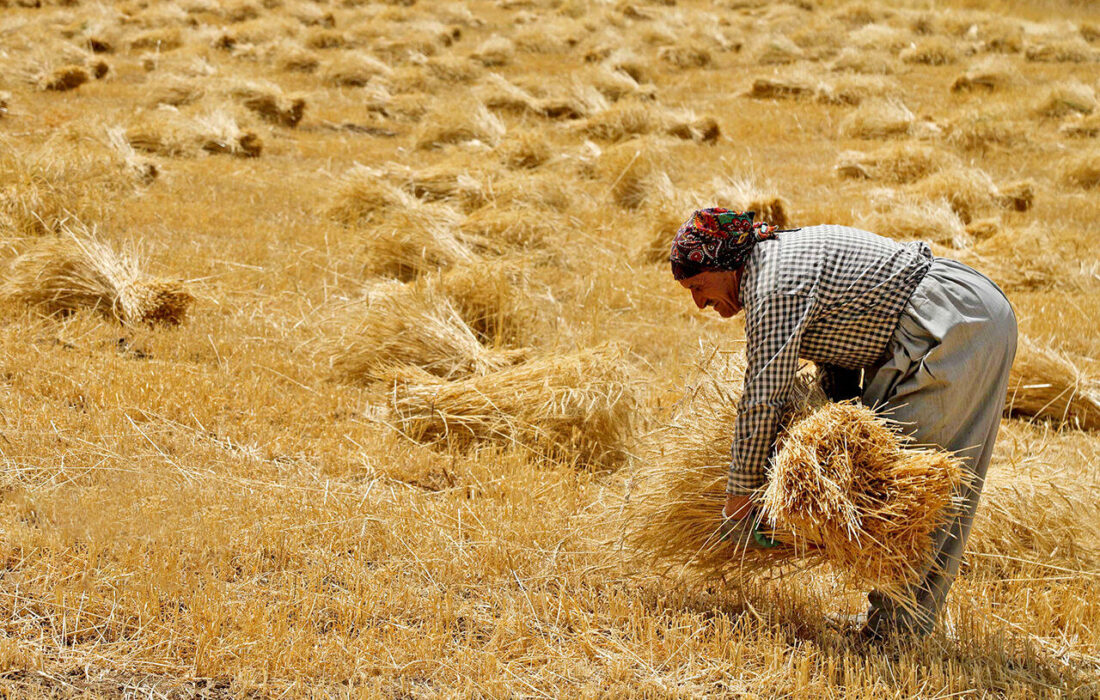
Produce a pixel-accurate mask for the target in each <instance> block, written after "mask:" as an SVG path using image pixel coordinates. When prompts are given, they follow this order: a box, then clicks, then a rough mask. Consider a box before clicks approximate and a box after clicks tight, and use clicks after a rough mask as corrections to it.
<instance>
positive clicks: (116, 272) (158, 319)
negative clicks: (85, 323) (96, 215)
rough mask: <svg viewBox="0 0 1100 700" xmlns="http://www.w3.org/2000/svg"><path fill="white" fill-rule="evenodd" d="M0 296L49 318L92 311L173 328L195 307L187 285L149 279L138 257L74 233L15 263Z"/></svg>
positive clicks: (39, 247) (40, 246) (44, 244)
mask: <svg viewBox="0 0 1100 700" xmlns="http://www.w3.org/2000/svg"><path fill="white" fill-rule="evenodd" d="M0 296H3V297H4V298H6V299H11V300H13V301H16V302H22V303H25V304H28V305H30V306H33V307H36V308H38V309H40V310H42V311H44V312H46V313H49V314H65V313H71V312H73V311H77V310H79V309H92V310H94V311H98V312H99V313H102V314H104V315H106V316H110V317H112V318H114V319H116V320H117V321H119V322H121V323H167V324H171V325H177V324H179V323H181V322H182V321H183V319H184V317H185V316H186V315H187V309H188V308H189V307H190V306H191V303H192V302H193V301H194V297H193V296H192V295H191V294H190V293H189V292H188V291H187V290H186V289H185V288H184V287H183V285H182V283H180V282H176V281H172V280H166V279H160V278H157V277H153V276H151V275H147V274H145V273H144V272H142V271H141V268H140V265H139V264H138V261H137V260H136V259H135V258H134V257H132V256H129V255H122V254H119V253H116V252H115V251H113V250H112V249H111V248H110V247H109V246H107V245H106V244H105V243H102V242H101V241H98V240H96V239H95V238H94V237H92V236H88V235H78V234H76V233H73V232H72V231H69V230H66V231H65V233H64V235H62V236H61V237H59V238H51V239H48V240H44V241H42V242H41V243H39V244H38V245H36V246H35V247H33V248H32V249H30V250H28V251H27V252H25V253H23V254H22V255H20V256H19V257H17V258H16V259H15V260H14V261H12V264H11V268H10V269H9V271H8V273H7V275H6V276H5V279H4V281H3V284H2V285H0Z"/></svg>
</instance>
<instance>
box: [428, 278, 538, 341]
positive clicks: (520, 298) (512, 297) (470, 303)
mask: <svg viewBox="0 0 1100 700" xmlns="http://www.w3.org/2000/svg"><path fill="white" fill-rule="evenodd" d="M527 269H528V267H527V265H525V261H523V260H522V259H516V258H512V259H507V260H494V261H491V262H478V263H476V264H465V265H458V266H455V267H453V268H451V269H449V270H446V271H443V272H441V273H439V274H436V275H427V276H425V277H422V278H420V279H418V280H417V281H416V283H415V287H416V288H417V289H421V290H423V291H424V293H425V294H428V295H429V296H432V297H433V298H434V297H439V296H443V297H446V298H447V300H449V301H450V303H451V304H452V305H453V306H454V308H455V310H456V311H457V312H458V315H459V316H460V317H461V318H462V320H463V321H464V322H465V323H466V325H468V326H469V327H470V329H471V330H472V331H474V333H475V334H476V335H477V337H478V339H479V340H480V341H482V342H484V343H485V344H487V345H489V346H491V347H500V346H502V345H509V346H515V345H519V344H521V343H523V342H524V341H525V340H528V337H527V336H528V335H529V332H530V331H531V329H532V327H533V326H534V324H535V322H536V317H537V313H538V306H536V304H535V301H534V299H533V298H532V295H531V291H530V289H531V281H530V280H529V279H528V277H527V275H526V270H527Z"/></svg>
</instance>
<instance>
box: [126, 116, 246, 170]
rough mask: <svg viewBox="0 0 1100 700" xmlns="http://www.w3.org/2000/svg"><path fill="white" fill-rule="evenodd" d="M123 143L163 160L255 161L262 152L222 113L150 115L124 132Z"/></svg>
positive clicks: (233, 119)
mask: <svg viewBox="0 0 1100 700" xmlns="http://www.w3.org/2000/svg"><path fill="white" fill-rule="evenodd" d="M126 140H127V141H128V142H129V143H130V145H131V146H133V147H134V148H135V149H137V150H139V151H145V152H147V153H155V154H157V155H162V156H185V157H194V156H197V155H201V154H202V153H224V154H226V155H231V156H237V157H240V158H256V157H258V156H259V155H260V153H261V152H262V151H263V141H262V140H261V139H260V137H259V136H258V135H257V134H256V133H255V132H254V131H249V130H247V129H242V128H241V126H240V125H239V124H238V123H237V120H236V119H235V118H234V117H233V116H232V115H231V114H229V113H228V112H225V111H221V110H218V111H214V112H210V113H208V114H203V115H200V116H197V117H187V116H184V115H182V114H180V113H179V112H177V111H175V110H171V109H157V110H153V111H149V112H146V113H145V114H144V115H142V116H141V117H139V119H138V121H137V123H136V124H134V125H132V126H130V127H129V128H128V129H127V130H126Z"/></svg>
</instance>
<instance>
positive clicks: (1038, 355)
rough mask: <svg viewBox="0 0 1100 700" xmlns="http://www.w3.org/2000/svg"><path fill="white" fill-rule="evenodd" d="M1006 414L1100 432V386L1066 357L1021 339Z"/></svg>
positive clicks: (1011, 377) (1011, 376)
mask: <svg viewBox="0 0 1100 700" xmlns="http://www.w3.org/2000/svg"><path fill="white" fill-rule="evenodd" d="M1005 413H1006V414H1008V415H1017V416H1034V417H1036V418H1046V419H1050V420H1054V421H1057V422H1059V423H1069V424H1071V425H1077V426H1078V427H1081V428H1084V429H1087V430H1100V382H1098V381H1097V380H1095V379H1092V378H1089V377H1086V376H1085V375H1084V374H1083V373H1082V372H1081V370H1080V369H1079V368H1078V367H1077V365H1076V364H1074V362H1073V360H1071V359H1070V358H1069V357H1068V356H1067V355H1066V354H1065V353H1061V352H1058V351H1057V350H1055V349H1054V348H1051V347H1044V346H1042V345H1040V344H1039V343H1037V342H1035V341H1034V340H1032V339H1030V338H1028V337H1027V336H1024V335H1021V336H1020V338H1019V343H1018V345H1017V347H1016V360H1015V361H1014V362H1013V363H1012V371H1011V373H1010V374H1009V380H1008V400H1007V402H1006V403H1005Z"/></svg>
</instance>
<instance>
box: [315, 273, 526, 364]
mask: <svg viewBox="0 0 1100 700" xmlns="http://www.w3.org/2000/svg"><path fill="white" fill-rule="evenodd" d="M315 353H316V357H317V358H319V359H320V360H321V361H322V362H325V363H327V364H328V367H329V368H330V370H331V371H332V373H333V374H334V375H335V376H336V377H337V378H339V379H341V380H343V381H346V382H350V383H353V384H363V385H366V384H371V383H373V382H377V381H382V380H384V379H386V377H387V376H388V373H389V372H391V371H393V370H394V369H395V368H398V367H404V366H412V367H415V368H418V370H419V371H421V372H424V373H426V374H427V375H429V376H434V377H443V378H451V377H466V376H469V375H471V374H481V373H485V372H488V371H490V370H493V369H497V368H499V367H502V366H504V365H506V364H508V362H509V361H510V359H509V357H508V356H507V355H505V354H502V353H498V352H494V351H493V350H492V349H490V348H487V347H485V346H483V345H482V344H481V343H480V342H479V341H478V339H477V336H476V335H474V332H473V330H471V328H470V327H469V326H468V325H467V324H466V322H465V321H463V320H462V317H461V316H460V315H459V313H458V311H457V310H456V309H455V307H454V306H453V305H452V303H451V301H450V300H449V299H448V298H447V297H446V296H444V295H442V294H438V293H436V292H435V290H434V289H431V288H426V287H416V288H414V287H410V286H407V285H405V284H402V283H400V282H384V283H381V284H379V285H377V286H376V287H375V288H373V289H371V290H370V291H369V292H368V293H367V295H366V296H365V297H364V298H363V299H361V300H359V301H356V302H352V303H350V304H348V305H346V306H344V307H343V308H341V309H340V310H339V311H338V312H337V313H335V314H333V315H332V317H331V318H329V319H328V320H327V321H326V322H324V323H323V324H322V333H321V339H320V340H319V342H318V343H317V345H316V349H315Z"/></svg>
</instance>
